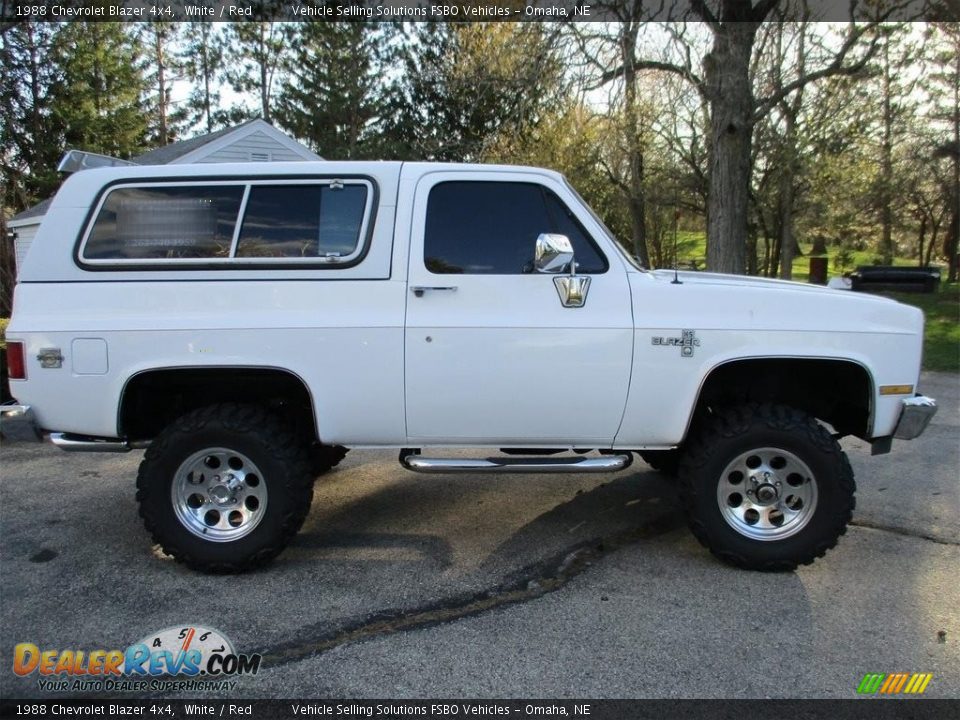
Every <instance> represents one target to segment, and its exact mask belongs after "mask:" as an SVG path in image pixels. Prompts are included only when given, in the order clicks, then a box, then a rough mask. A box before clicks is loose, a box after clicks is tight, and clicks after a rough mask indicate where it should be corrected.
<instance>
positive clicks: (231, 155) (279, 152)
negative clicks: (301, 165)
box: [197, 132, 304, 163]
mask: <svg viewBox="0 0 960 720" xmlns="http://www.w3.org/2000/svg"><path fill="white" fill-rule="evenodd" d="M258 156H260V157H262V159H263V160H270V161H272V162H287V161H297V160H303V159H304V158H303V156H302V155H298V154H297V153H295V152H293V151H292V150H290V149H289V148H288V147H286V146H284V145H281V144H280V143H278V142H277V141H276V140H274V139H273V138H271V137H268V136H267V135H266V134H265V133H262V132H255V133H250V134H249V135H247V136H246V137H244V138H241V139H239V140H237V141H236V142H233V143H230V145H228V146H227V147H225V148H223V149H221V150H218V151H216V152H215V153H213V154H211V155H208V156H207V157H205V158H202V159H199V160H198V161H197V162H198V163H229V162H251V161H256V160H257V159H258ZM263 156H266V157H263Z"/></svg>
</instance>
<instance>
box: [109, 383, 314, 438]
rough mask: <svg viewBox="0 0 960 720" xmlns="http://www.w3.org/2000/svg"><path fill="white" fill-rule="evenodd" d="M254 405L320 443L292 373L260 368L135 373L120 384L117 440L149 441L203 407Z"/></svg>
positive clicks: (305, 390) (310, 400)
mask: <svg viewBox="0 0 960 720" xmlns="http://www.w3.org/2000/svg"><path fill="white" fill-rule="evenodd" d="M223 402H243V403H259V404H262V405H264V406H266V407H269V408H271V409H273V410H275V411H277V412H278V414H280V415H282V416H283V417H284V418H285V419H287V420H288V421H289V422H291V423H292V424H293V425H294V427H295V428H296V430H297V432H298V433H299V434H302V435H303V436H305V437H308V438H309V439H310V440H311V441H313V440H317V439H318V438H319V425H318V423H317V418H316V404H315V403H314V397H313V393H312V392H311V391H310V388H309V386H308V385H307V383H306V381H304V379H303V378H302V377H301V376H300V375H298V374H297V373H295V372H293V371H291V370H289V369H287V368H280V367H272V366H261V365H255V366H253V365H250V366H248V365H215V366H209V365H204V366H163V367H154V368H147V369H142V370H138V371H137V372H135V373H134V374H132V375H131V376H130V377H128V378H127V380H126V381H125V382H124V385H123V388H122V389H121V391H120V399H119V402H118V409H117V436H118V437H122V438H126V439H128V440H150V439H152V438H153V437H155V436H156V435H157V434H158V433H159V432H160V431H161V430H162V429H163V428H164V427H166V426H167V425H168V424H169V423H170V422H172V421H173V420H175V419H176V418H177V417H180V416H181V415H184V414H186V413H188V412H190V411H192V410H196V409H197V408H199V407H203V406H205V405H213V404H217V403H223Z"/></svg>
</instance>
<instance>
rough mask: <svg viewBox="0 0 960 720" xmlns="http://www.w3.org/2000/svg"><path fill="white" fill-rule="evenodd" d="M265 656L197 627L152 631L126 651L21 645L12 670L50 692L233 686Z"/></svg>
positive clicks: (255, 670) (211, 688)
mask: <svg viewBox="0 0 960 720" xmlns="http://www.w3.org/2000/svg"><path fill="white" fill-rule="evenodd" d="M261 659H262V657H261V656H260V655H257V654H252V655H244V654H239V653H237V652H236V651H235V650H234V648H233V643H232V642H230V640H229V639H227V637H226V636H225V635H224V634H223V633H221V632H219V631H217V630H211V629H209V628H204V627H200V626H198V625H191V626H179V627H170V628H167V629H166V630H161V631H160V632H157V633H151V634H150V635H147V636H146V637H144V638H143V639H142V640H140V641H138V642H136V643H134V644H133V645H130V646H129V647H128V648H126V649H125V650H79V649H66V650H59V649H40V648H39V647H38V646H37V645H35V644H33V643H19V644H18V645H17V646H16V647H15V648H14V650H13V672H14V673H16V674H17V675H19V676H21V677H27V676H30V675H33V674H34V673H36V675H37V686H38V687H39V689H40V690H46V691H49V692H144V691H158V690H159V691H165V692H169V691H175V690H233V689H235V688H236V686H237V680H236V679H235V678H237V677H238V676H241V675H256V674H257V672H258V671H259V670H260V661H261Z"/></svg>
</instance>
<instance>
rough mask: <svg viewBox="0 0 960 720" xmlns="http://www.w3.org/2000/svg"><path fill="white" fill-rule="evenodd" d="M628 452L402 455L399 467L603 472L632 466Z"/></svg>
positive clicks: (434, 470)
mask: <svg viewBox="0 0 960 720" xmlns="http://www.w3.org/2000/svg"><path fill="white" fill-rule="evenodd" d="M631 462H633V456H632V455H631V454H629V453H624V454H617V455H602V456H601V457H535V458H528V457H527V458H518V457H504V458H499V457H497V458H427V457H422V456H420V455H418V454H417V453H416V452H412V451H409V450H405V451H403V452H401V453H400V464H401V465H403V466H404V467H405V468H406V469H407V470H413V471H414V472H419V473H467V472H470V473H602V472H616V471H618V470H623V469H624V468H626V467H629V465H630V463H631Z"/></svg>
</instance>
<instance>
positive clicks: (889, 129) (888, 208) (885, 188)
mask: <svg viewBox="0 0 960 720" xmlns="http://www.w3.org/2000/svg"><path fill="white" fill-rule="evenodd" d="M890 85H891V78H890V41H889V39H888V40H886V41H884V44H883V147H882V151H881V152H882V154H881V159H880V173H881V180H880V182H881V188H880V191H881V196H880V203H881V204H880V224H881V236H880V256H881V257H882V258H883V264H884V265H892V264H893V187H892V186H893V109H892V106H891V103H890V95H891V93H892V92H893V91H892V89H891V87H890Z"/></svg>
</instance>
